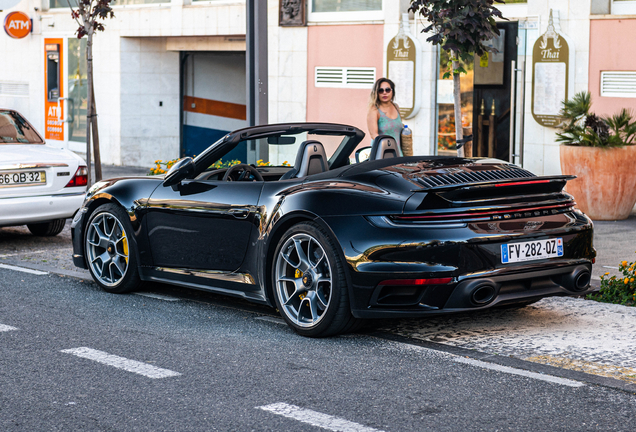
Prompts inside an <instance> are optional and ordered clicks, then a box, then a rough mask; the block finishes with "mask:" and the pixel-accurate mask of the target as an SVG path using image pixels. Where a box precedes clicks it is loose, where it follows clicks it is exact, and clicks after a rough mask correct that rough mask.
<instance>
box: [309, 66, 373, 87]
mask: <svg viewBox="0 0 636 432" xmlns="http://www.w3.org/2000/svg"><path fill="white" fill-rule="evenodd" d="M374 83H375V68H360V67H350V68H346V67H316V77H315V85H316V87H339V88H342V87H346V88H360V89H370V88H372V87H373V84H374Z"/></svg>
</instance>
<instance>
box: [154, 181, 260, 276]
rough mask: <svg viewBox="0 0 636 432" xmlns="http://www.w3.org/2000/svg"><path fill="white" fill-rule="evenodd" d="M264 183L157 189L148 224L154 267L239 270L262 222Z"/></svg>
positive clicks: (195, 184)
mask: <svg viewBox="0 0 636 432" xmlns="http://www.w3.org/2000/svg"><path fill="white" fill-rule="evenodd" d="M262 189H263V182H247V181H241V182H224V181H219V180H184V181H183V182H181V183H180V184H179V185H176V186H174V187H163V186H160V187H158V188H157V189H156V190H155V191H154V192H153V194H152V195H151V197H150V199H149V200H148V207H147V214H146V218H145V219H146V224H147V232H148V241H149V244H150V249H151V253H152V258H153V262H154V265H155V266H158V267H167V268H178V269H197V270H216V271H226V272H231V271H234V270H237V269H238V268H239V266H240V265H241V263H242V262H243V259H244V257H245V253H246V250H247V247H248V244H249V240H250V234H251V232H252V228H253V226H254V224H257V223H258V220H257V219H258V216H257V212H256V209H257V204H258V199H259V196H260V194H261V190H262Z"/></svg>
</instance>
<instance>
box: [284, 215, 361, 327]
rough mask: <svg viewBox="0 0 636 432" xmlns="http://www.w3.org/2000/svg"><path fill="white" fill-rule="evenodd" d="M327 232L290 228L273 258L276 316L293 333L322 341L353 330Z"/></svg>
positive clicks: (316, 227) (338, 265)
mask: <svg viewBox="0 0 636 432" xmlns="http://www.w3.org/2000/svg"><path fill="white" fill-rule="evenodd" d="M336 251H337V249H336V245H335V242H334V241H333V240H332V239H331V237H330V236H329V234H328V233H327V232H326V231H325V230H324V229H323V228H321V227H320V226H319V225H317V224H315V223H313V222H303V223H300V224H298V225H295V226H293V227H292V228H290V229H289V230H288V231H287V232H286V233H285V234H284V235H283V237H282V238H281V240H280V242H279V243H278V247H277V248H276V254H275V255H274V265H273V266H272V279H273V280H272V284H273V285H272V286H273V287H274V297H275V300H276V305H277V307H278V310H279V311H280V314H281V315H282V317H283V318H284V319H285V321H286V322H287V323H288V324H289V326H290V327H292V328H293V329H294V330H295V331H296V332H297V333H299V334H301V335H303V336H309V337H325V336H331V335H335V334H338V333H343V332H345V331H347V330H349V329H351V328H353V327H355V325H354V324H355V323H356V321H357V320H356V319H355V318H354V317H353V316H352V315H351V307H350V304H349V293H348V290H347V281H346V278H345V273H344V267H343V264H342V262H341V259H340V257H339V255H338V254H337V252H336Z"/></svg>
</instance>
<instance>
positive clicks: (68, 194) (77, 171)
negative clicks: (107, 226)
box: [0, 108, 88, 236]
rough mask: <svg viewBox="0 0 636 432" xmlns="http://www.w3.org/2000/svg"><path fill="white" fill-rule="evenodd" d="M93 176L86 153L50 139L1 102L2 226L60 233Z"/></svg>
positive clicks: (78, 205) (0, 190) (0, 204)
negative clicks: (56, 143) (56, 144)
mask: <svg viewBox="0 0 636 432" xmlns="http://www.w3.org/2000/svg"><path fill="white" fill-rule="evenodd" d="M87 182H88V170H87V168H86V162H84V160H83V159H82V158H81V157H79V156H77V155H76V154H75V153H73V152H71V151H69V150H65V149H60V148H55V147H52V146H50V145H48V144H46V143H45V142H44V140H43V139H42V137H41V136H40V135H39V134H38V133H37V131H36V130H35V128H34V127H33V126H32V125H31V124H30V123H29V122H28V121H26V120H25V118H24V117H22V116H21V115H20V114H19V113H18V112H16V111H13V110H9V109H2V108H0V227H3V226H16V225H26V226H27V227H28V228H29V231H31V232H32V233H33V234H35V235H37V236H54V235H57V234H59V233H60V232H61V231H62V230H63V229H64V224H65V223H66V219H67V218H70V217H72V216H73V215H74V214H75V212H76V211H77V210H78V209H79V207H80V206H81V205H82V202H83V201H84V196H85V194H86V184H87Z"/></svg>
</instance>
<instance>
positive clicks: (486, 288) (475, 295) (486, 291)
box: [470, 284, 497, 306]
mask: <svg viewBox="0 0 636 432" xmlns="http://www.w3.org/2000/svg"><path fill="white" fill-rule="evenodd" d="M496 292H497V290H496V289H495V287H494V286H492V285H489V284H484V285H479V286H478V287H477V288H475V289H474V290H473V292H472V294H471V295H470V300H471V301H472V303H473V304H474V305H477V306H483V305H485V304H488V303H490V302H491V301H493V300H494V298H495V294H496Z"/></svg>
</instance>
